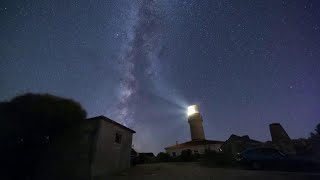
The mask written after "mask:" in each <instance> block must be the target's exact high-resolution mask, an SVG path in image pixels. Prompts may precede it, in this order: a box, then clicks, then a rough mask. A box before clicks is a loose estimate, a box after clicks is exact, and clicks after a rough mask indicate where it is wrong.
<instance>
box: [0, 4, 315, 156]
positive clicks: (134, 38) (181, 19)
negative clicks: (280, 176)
mask: <svg viewBox="0 0 320 180" xmlns="http://www.w3.org/2000/svg"><path fill="white" fill-rule="evenodd" d="M0 23H1V24H0V40H1V41H0V101H5V100H10V99H11V98H13V97H14V96H16V95H19V94H22V93H26V92H35V93H50V94H54V95H58V96H63V97H67V98H72V99H74V100H76V101H78V102H80V103H81V104H82V106H83V107H84V108H85V109H86V111H87V113H88V117H92V116H98V115H105V116H107V117H110V118H112V119H114V120H115V121H117V122H120V123H123V124H125V125H127V126H128V127H131V128H133V129H134V130H135V131H137V133H136V134H134V141H133V144H134V147H135V148H136V149H137V150H138V151H144V152H148V151H152V152H159V151H163V148H164V147H166V146H169V145H173V144H175V142H176V141H179V142H184V141H188V140H190V132H189V125H188V123H187V119H186V107H187V106H188V105H190V104H198V105H200V112H201V113H202V116H203V119H204V122H203V123H204V129H205V133H206V138H207V139H213V140H226V139H227V138H228V137H229V136H230V135H231V134H232V133H233V134H237V135H246V134H247V135H249V136H250V137H251V138H254V139H257V140H261V141H266V140H270V139H271V137H270V133H269V129H268V124H269V123H273V122H279V123H281V124H282V125H283V127H284V128H285V129H286V130H287V132H288V134H289V136H290V137H291V138H299V137H308V136H309V133H310V132H311V131H312V130H313V129H314V128H315V126H316V124H317V123H319V122H320V1H318V0H282V1H281V0H246V1H244V0H243V1H242V0H241V1H240V0H233V1H231V0H208V1H198V0H193V1H192V0H190V1H182V0H181V1H180V0H179V1H178V0H162V1H150V0H141V1H134V0H127V1H122V0H113V1H107V0H106V1H104V0H100V1H95V0H87V1H84V0H68V1H65V0H55V1H52V0H41V1H40V0H35V1H22V0H21V1H17V0H1V2H0Z"/></svg>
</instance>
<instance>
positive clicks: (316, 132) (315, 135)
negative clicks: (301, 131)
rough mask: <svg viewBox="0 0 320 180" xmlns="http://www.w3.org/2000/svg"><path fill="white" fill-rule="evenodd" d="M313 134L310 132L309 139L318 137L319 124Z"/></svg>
mask: <svg viewBox="0 0 320 180" xmlns="http://www.w3.org/2000/svg"><path fill="white" fill-rule="evenodd" d="M314 131H315V132H312V133H311V134H310V135H311V136H310V137H311V138H314V137H318V138H319V137H320V123H319V124H318V125H317V126H316V129H315V130H314Z"/></svg>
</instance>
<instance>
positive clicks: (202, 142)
mask: <svg viewBox="0 0 320 180" xmlns="http://www.w3.org/2000/svg"><path fill="white" fill-rule="evenodd" d="M222 143H223V141H215V140H206V139H205V140H194V141H188V142H185V143H182V144H176V145H173V146H169V147H166V148H164V149H166V150H167V149H180V148H187V147H192V146H200V145H208V144H222Z"/></svg>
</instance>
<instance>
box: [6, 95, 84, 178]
mask: <svg viewBox="0 0 320 180" xmlns="http://www.w3.org/2000/svg"><path fill="white" fill-rule="evenodd" d="M85 118H86V112H85V110H84V109H83V108H82V107H81V105H80V104H79V103H78V102H75V101H73V100H71V99H66V98H62V97H57V96H53V95H50V94H31V93H30V94H24V95H21V96H17V97H15V98H13V99H12V100H11V101H9V102H0V120H1V123H2V125H1V129H0V133H1V134H0V135H1V137H0V138H1V147H2V149H1V150H2V151H5V152H3V153H2V155H3V156H4V157H3V158H2V159H3V160H5V163H6V164H7V165H6V166H7V167H6V168H8V169H9V171H8V173H9V172H10V171H19V173H20V174H21V175H19V176H23V174H24V175H27V176H28V174H29V176H32V174H33V171H34V169H35V167H36V163H37V161H38V159H39V154H41V153H43V152H45V151H46V148H48V144H50V142H51V141H52V140H54V139H55V138H57V137H63V135H64V134H65V133H66V132H67V131H68V129H69V128H72V127H73V126H77V125H78V124H79V123H80V122H81V121H84V120H85ZM11 174H12V173H11Z"/></svg>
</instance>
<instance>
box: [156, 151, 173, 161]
mask: <svg viewBox="0 0 320 180" xmlns="http://www.w3.org/2000/svg"><path fill="white" fill-rule="evenodd" d="M171 159H172V158H171V157H170V155H169V154H168V153H164V152H160V153H159V154H158V155H157V161H158V162H169V161H171Z"/></svg>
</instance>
